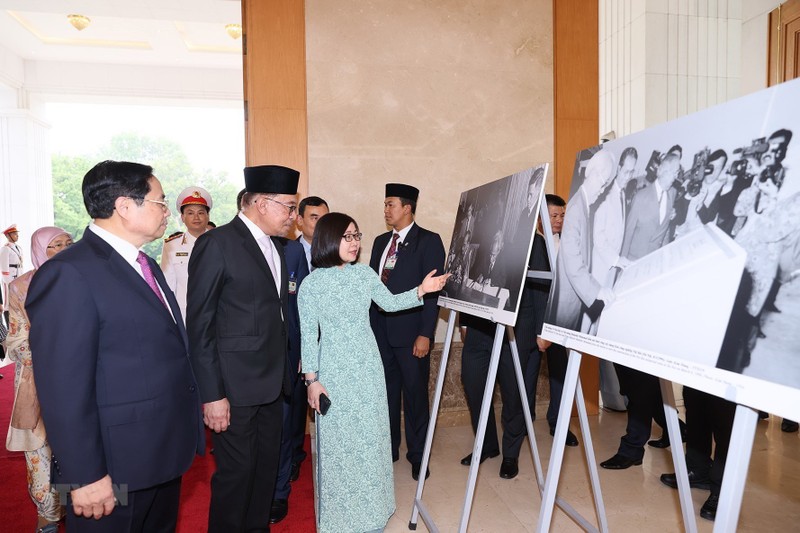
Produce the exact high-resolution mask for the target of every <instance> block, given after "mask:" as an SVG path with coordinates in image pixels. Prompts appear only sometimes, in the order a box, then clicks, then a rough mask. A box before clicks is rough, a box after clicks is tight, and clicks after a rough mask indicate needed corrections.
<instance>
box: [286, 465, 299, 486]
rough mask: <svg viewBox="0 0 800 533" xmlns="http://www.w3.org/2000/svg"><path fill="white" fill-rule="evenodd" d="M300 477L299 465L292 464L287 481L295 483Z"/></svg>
mask: <svg viewBox="0 0 800 533" xmlns="http://www.w3.org/2000/svg"><path fill="white" fill-rule="evenodd" d="M299 477H300V463H292V470H291V472H289V481H291V482H295V481H297V479H298V478H299Z"/></svg>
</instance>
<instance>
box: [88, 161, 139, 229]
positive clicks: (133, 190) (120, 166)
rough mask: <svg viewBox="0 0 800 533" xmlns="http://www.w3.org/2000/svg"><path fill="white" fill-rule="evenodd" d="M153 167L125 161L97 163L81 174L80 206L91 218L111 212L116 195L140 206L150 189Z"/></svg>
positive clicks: (110, 213) (108, 215)
mask: <svg viewBox="0 0 800 533" xmlns="http://www.w3.org/2000/svg"><path fill="white" fill-rule="evenodd" d="M152 177H153V167H151V166H148V165H142V164H141V163H130V162H128V161H110V160H109V161H103V162H101V163H97V164H96V165H95V166H94V167H92V169H91V170H90V171H89V172H87V173H86V175H85V176H84V177H83V184H82V186H81V190H82V191H83V205H84V206H85V207H86V211H87V212H88V213H89V216H90V217H92V218H99V219H106V218H111V215H113V214H114V203H115V202H116V201H117V198H120V197H123V198H133V199H134V200H136V203H137V204H139V205H142V203H144V197H145V196H147V193H149V192H150V178H152Z"/></svg>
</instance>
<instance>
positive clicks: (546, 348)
mask: <svg viewBox="0 0 800 533" xmlns="http://www.w3.org/2000/svg"><path fill="white" fill-rule="evenodd" d="M546 201H547V210H548V213H549V215H550V227H551V229H552V232H553V237H554V238H556V237H557V236H558V235H560V233H561V226H562V220H563V217H564V210H565V206H566V202H564V199H563V198H561V197H560V196H557V195H555V194H548V195H547V196H546ZM553 252H554V254H553V255H556V254H557V252H558V250H557V249H556V250H554V251H553ZM528 268H529V269H530V270H537V271H547V272H549V271H550V259H549V258H548V256H547V246H546V245H545V240H544V236H543V235H542V234H540V233H538V232H537V233H536V234H535V235H534V239H533V247H532V248H531V255H530V259H529V260H528ZM549 298H550V280H543V279H532V278H525V284H524V285H523V289H522V299H521V300H520V304H519V313H518V314H517V324H516V326H515V332H518V333H516V334H515V336H516V340H517V349H518V350H519V353H520V354H523V353H528V354H530V355H529V359H528V366H527V368H526V369H525V384H526V386H527V388H528V405H529V406H530V409H531V414H532V415H534V417H535V413H536V389H537V385H538V383H539V369H540V367H541V363H542V354H543V353H544V354H545V355H546V357H547V372H548V375H549V380H548V382H549V385H550V403H549V405H548V407H547V415H546V416H547V424H548V425H549V426H550V435H555V431H556V422H558V409H559V406H560V404H561V393H562V391H563V389H564V378H565V377H566V374H567V350H566V348H564V346H562V345H560V344H552V343H550V342H549V341H546V340H544V339H542V338H541V337H539V335H540V334H541V332H542V327H543V326H544V313H545V310H546V309H547V301H548V300H549ZM531 333H533V334H531ZM566 444H567V446H577V445H578V438H577V437H576V436H575V435H574V434H573V433H572V431H570V430H567V439H566Z"/></svg>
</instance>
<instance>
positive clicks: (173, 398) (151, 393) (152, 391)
mask: <svg viewBox="0 0 800 533" xmlns="http://www.w3.org/2000/svg"><path fill="white" fill-rule="evenodd" d="M148 262H149V263H150V268H151V269H152V271H153V274H154V276H155V278H156V281H157V282H158V284H159V285H160V286H161V289H162V291H163V292H164V295H165V297H166V301H167V303H168V304H169V307H170V309H171V311H172V315H170V313H169V312H168V311H167V309H166V308H165V307H164V305H163V304H162V303H161V301H160V300H159V299H158V298H157V296H156V295H155V294H154V293H153V291H152V289H150V287H149V286H148V285H147V283H146V282H145V281H144V279H143V278H142V277H141V276H140V275H139V274H138V272H136V271H135V270H134V269H133V268H132V267H131V265H130V264H128V263H127V262H126V261H125V259H123V257H122V256H120V255H119V253H117V252H116V251H115V250H114V249H113V248H112V247H111V246H110V245H109V244H108V243H106V242H105V241H104V240H103V239H101V238H100V237H98V236H97V235H96V234H95V233H94V232H92V231H91V230H86V231H85V232H84V233H83V238H82V239H81V240H80V241H79V242H78V243H76V244H75V245H74V246H72V247H70V248H69V249H68V250H65V251H63V252H62V253H60V254H58V255H57V256H55V257H53V258H52V259H50V260H49V261H47V262H46V263H45V264H44V265H42V267H41V268H40V269H39V270H38V272H37V273H36V275H35V276H34V278H33V281H32V282H31V285H30V289H29V291H28V298H27V301H26V303H25V307H26V309H27V312H28V316H29V317H30V321H31V330H30V345H31V353H32V354H33V361H34V364H35V366H36V373H35V381H36V389H37V391H38V396H39V401H40V403H41V407H42V416H43V418H44V422H45V426H46V427H47V439H48V441H50V445H51V446H52V449H53V480H54V481H55V482H59V483H75V484H86V483H91V482H94V481H97V480H98V479H100V478H102V477H104V476H105V475H106V474H109V475H110V476H111V480H112V482H113V483H115V484H117V485H119V484H127V485H128V490H140V489H144V488H148V487H153V486H155V485H158V484H160V483H163V482H166V481H169V480H172V479H175V478H176V477H178V476H180V475H182V474H183V473H184V472H185V471H186V470H188V468H189V466H190V465H191V464H192V460H193V458H194V455H195V453H196V452H197V453H202V451H203V450H204V448H205V436H204V433H203V421H202V415H201V412H200V400H199V398H198V393H197V384H196V381H195V378H194V375H193V374H192V368H191V365H190V363H189V357H188V343H187V339H186V331H185V330H184V327H183V320H182V319H181V314H180V308H179V307H178V302H177V301H176V300H175V296H174V295H173V294H172V291H170V290H169V287H168V286H167V282H166V280H165V279H164V276H163V275H162V274H161V270H160V269H159V268H158V265H157V264H156V262H155V261H153V260H152V259H149V258H148ZM173 317H174V319H173Z"/></svg>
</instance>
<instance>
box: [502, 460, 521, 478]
mask: <svg viewBox="0 0 800 533" xmlns="http://www.w3.org/2000/svg"><path fill="white" fill-rule="evenodd" d="M517 474H519V464H518V463H517V459H516V458H515V459H511V458H506V459H503V463H502V464H501V465H500V477H501V478H503V479H514V478H515V477H517Z"/></svg>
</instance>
